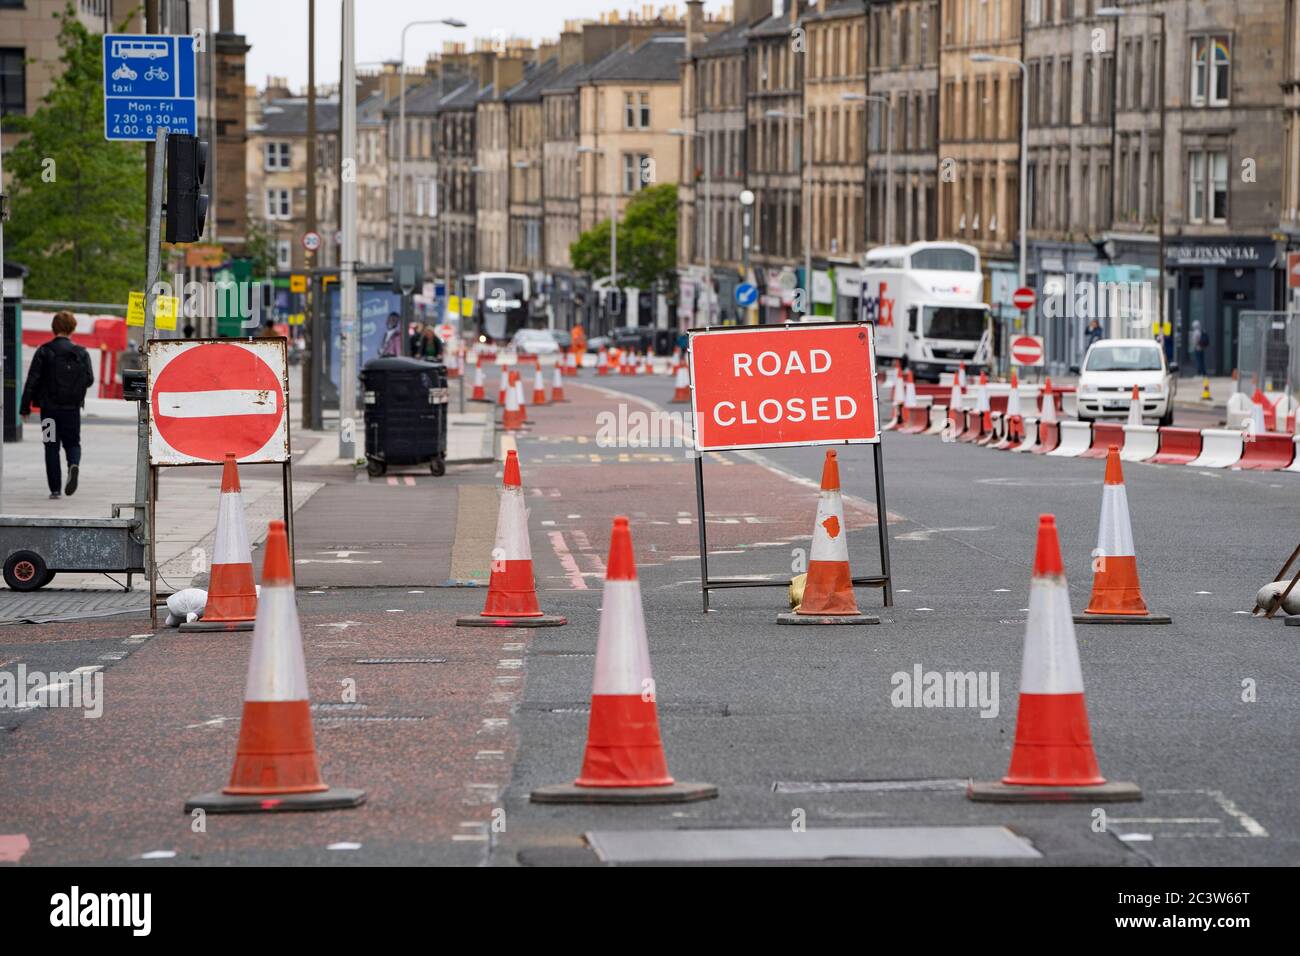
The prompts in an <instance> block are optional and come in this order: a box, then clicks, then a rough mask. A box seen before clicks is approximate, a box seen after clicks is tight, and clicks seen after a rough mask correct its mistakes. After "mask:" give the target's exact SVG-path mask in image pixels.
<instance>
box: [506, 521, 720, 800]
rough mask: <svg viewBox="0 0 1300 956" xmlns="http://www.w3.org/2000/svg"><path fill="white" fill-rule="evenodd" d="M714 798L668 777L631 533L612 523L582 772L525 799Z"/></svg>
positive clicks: (701, 786) (707, 789)
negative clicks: (566, 782)
mask: <svg viewBox="0 0 1300 956" xmlns="http://www.w3.org/2000/svg"><path fill="white" fill-rule="evenodd" d="M717 795H718V788H717V787H715V786H713V785H712V784H708V783H681V782H678V781H675V780H673V778H672V776H671V775H670V774H669V773H668V761H667V759H666V758H665V757H664V746H663V741H662V740H661V739H660V737H659V715H658V712H657V711H656V708H655V682H654V677H653V676H652V675H651V673H650V646H649V644H648V643H647V641H646V627H645V612H644V611H643V610H642V607H641V584H640V582H638V581H637V577H636V559H635V557H634V556H633V553H632V532H631V530H630V529H629V528H628V521H627V518H624V517H617V518H615V519H614V529H613V533H612V534H611V535H610V542H609V560H608V561H607V562H606V565H605V588H604V591H603V592H602V594H601V611H600V632H599V636H598V637H597V638H596V673H595V678H594V680H593V681H592V686H591V717H590V718H589V719H588V722H587V747H586V752H585V753H584V755H583V758H582V770H581V771H580V772H579V774H578V778H577V779H576V780H574V781H573V783H571V784H561V785H559V786H551V787H542V788H540V789H538V790H534V791H533V792H532V794H531V795H530V798H531V799H532V801H533V802H534V803H686V802H689V801H693V800H704V799H707V798H709V797H716V796H717Z"/></svg>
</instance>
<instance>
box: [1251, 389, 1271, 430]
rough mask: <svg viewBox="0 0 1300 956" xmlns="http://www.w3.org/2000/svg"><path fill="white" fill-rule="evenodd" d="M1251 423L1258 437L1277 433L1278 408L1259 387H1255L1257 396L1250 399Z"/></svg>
mask: <svg viewBox="0 0 1300 956" xmlns="http://www.w3.org/2000/svg"><path fill="white" fill-rule="evenodd" d="M1250 405H1251V413H1250V414H1251V421H1252V422H1254V425H1253V426H1252V427H1253V428H1254V433H1255V434H1256V435H1260V434H1263V433H1264V432H1272V431H1277V408H1276V407H1275V406H1274V405H1273V403H1272V402H1270V401H1269V400H1268V399H1267V398H1265V397H1264V393H1263V392H1262V391H1260V389H1259V386H1256V387H1255V394H1254V395H1252V396H1251V398H1250Z"/></svg>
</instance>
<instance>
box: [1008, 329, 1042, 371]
mask: <svg viewBox="0 0 1300 956" xmlns="http://www.w3.org/2000/svg"><path fill="white" fill-rule="evenodd" d="M1011 361H1012V362H1014V363H1015V364H1017V365H1042V364H1043V337H1042V336H1041V335H1017V336H1016V337H1015V338H1014V339H1012V340H1011Z"/></svg>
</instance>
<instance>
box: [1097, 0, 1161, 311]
mask: <svg viewBox="0 0 1300 956" xmlns="http://www.w3.org/2000/svg"><path fill="white" fill-rule="evenodd" d="M1128 14H1129V11H1128V10H1124V9H1121V8H1120V7H1101V8H1100V9H1098V10H1097V16H1099V17H1112V18H1114V19H1115V20H1116V25H1115V47H1116V50H1115V53H1116V57H1117V59H1116V61H1115V62H1116V64H1117V67H1118V62H1119V61H1118V54H1119V23H1118V20H1119V18H1120V17H1123V16H1127V15H1128ZM1138 15H1139V16H1147V17H1153V18H1154V19H1157V20H1159V21H1160V63H1159V67H1158V69H1159V71H1160V81H1159V83H1157V85H1156V95H1157V96H1159V97H1160V184H1159V186H1158V187H1157V190H1156V202H1157V203H1159V209H1160V219H1159V225H1158V227H1157V228H1158V230H1159V231H1158V234H1157V240H1156V243H1157V248H1156V259H1157V264H1156V265H1157V268H1158V270H1159V272H1160V275H1159V280H1160V305H1159V306H1158V309H1157V312H1156V321H1158V322H1159V323H1160V324H1161V326H1162V329H1161V331H1163V325H1164V321H1165V317H1166V315H1168V312H1167V307H1166V305H1165V163H1164V151H1165V111H1166V107H1165V47H1166V46H1168V39H1169V38H1168V34H1167V33H1166V27H1165V14H1164V11H1163V10H1144V11H1141V12H1139V13H1138ZM1118 86H1119V85H1118V84H1114V88H1115V89H1118ZM1113 108H1114V107H1112V109H1113ZM1112 130H1113V126H1112ZM1112 135H1113V134H1112ZM1112 206H1113V204H1112Z"/></svg>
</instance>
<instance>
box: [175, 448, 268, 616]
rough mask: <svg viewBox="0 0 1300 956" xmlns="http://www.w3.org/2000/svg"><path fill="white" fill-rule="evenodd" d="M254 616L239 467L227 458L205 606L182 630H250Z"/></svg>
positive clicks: (250, 554) (254, 590)
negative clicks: (197, 617)
mask: <svg viewBox="0 0 1300 956" xmlns="http://www.w3.org/2000/svg"><path fill="white" fill-rule="evenodd" d="M256 617H257V588H256V587H255V586H254V585H253V552H252V549H251V548H250V547H249V544H248V528H247V527H246V526H245V524H244V499H243V495H242V494H241V493H240V490H239V466H238V465H236V464H235V456H234V454H228V455H226V463H225V467H224V468H223V469H222V472H221V499H220V501H219V503H218V505H217V534H216V540H215V541H214V542H213V548H212V567H211V569H210V571H209V575H208V603H207V605H206V606H205V607H204V608H203V617H202V619H201V620H198V621H193V622H191V623H188V624H182V625H181V626H180V630H182V631H251V630H252V629H253V620H254V618H256Z"/></svg>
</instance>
